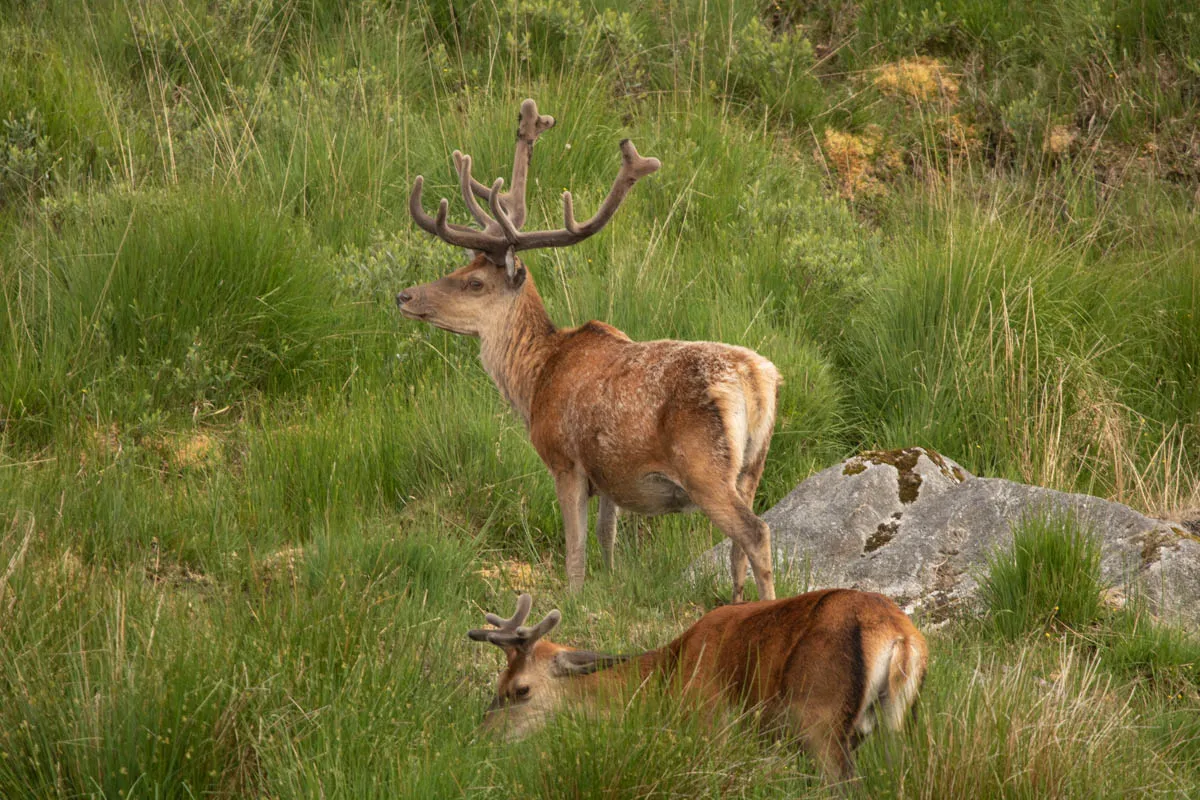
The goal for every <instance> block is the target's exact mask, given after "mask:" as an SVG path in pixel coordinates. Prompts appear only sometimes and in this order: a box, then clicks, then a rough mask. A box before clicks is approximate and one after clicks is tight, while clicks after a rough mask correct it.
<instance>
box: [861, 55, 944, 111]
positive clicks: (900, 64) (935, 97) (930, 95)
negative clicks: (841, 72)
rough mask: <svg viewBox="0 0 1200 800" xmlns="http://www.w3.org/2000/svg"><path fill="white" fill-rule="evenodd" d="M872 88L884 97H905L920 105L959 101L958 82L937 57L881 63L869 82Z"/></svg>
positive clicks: (920, 57) (919, 57)
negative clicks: (873, 86) (872, 85)
mask: <svg viewBox="0 0 1200 800" xmlns="http://www.w3.org/2000/svg"><path fill="white" fill-rule="evenodd" d="M872 83H873V84H874V85H875V88H877V89H879V91H881V92H883V93H884V94H886V95H890V96H893V97H904V98H907V99H910V100H915V101H917V102H920V103H927V102H931V101H940V102H943V103H946V104H947V105H954V104H955V103H956V102H958V80H957V79H956V78H955V77H954V76H953V75H951V74H950V72H949V70H948V69H947V68H946V65H945V64H943V63H942V62H940V61H938V60H937V59H936V58H928V57H926V56H918V57H917V58H902V59H900V60H899V61H897V62H895V63H893V64H884V65H883V66H881V67H880V68H879V69H878V71H877V72H876V73H875V77H874V78H873V79H872Z"/></svg>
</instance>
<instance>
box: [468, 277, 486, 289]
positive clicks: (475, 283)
mask: <svg viewBox="0 0 1200 800" xmlns="http://www.w3.org/2000/svg"><path fill="white" fill-rule="evenodd" d="M467 288H468V289H470V290H471V291H473V292H478V291H479V290H480V289H482V288H483V281H481V280H479V278H471V279H470V280H469V281H467Z"/></svg>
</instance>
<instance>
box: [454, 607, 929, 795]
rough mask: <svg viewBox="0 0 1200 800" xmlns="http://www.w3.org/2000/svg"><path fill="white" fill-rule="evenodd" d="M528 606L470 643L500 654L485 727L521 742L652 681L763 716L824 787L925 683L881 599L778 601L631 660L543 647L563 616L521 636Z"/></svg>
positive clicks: (706, 619)
mask: <svg viewBox="0 0 1200 800" xmlns="http://www.w3.org/2000/svg"><path fill="white" fill-rule="evenodd" d="M532 604H533V601H532V599H531V598H530V597H529V595H527V594H523V595H521V596H520V598H519V599H518V600H517V613H516V614H514V615H513V616H512V617H511V618H510V619H501V618H500V617H497V616H496V615H494V614H488V615H487V617H486V619H487V621H488V623H490V624H491V625H494V626H495V628H490V629H488V628H484V629H478V630H473V631H470V632H469V633H468V636H470V637H471V638H472V639H474V640H475V641H477V642H490V643H492V644H494V645H498V646H499V647H501V648H502V649H503V650H504V654H505V656H506V657H507V660H508V663H507V665H506V666H505V668H504V669H503V670H502V671H501V673H500V677H499V681H498V683H497V686H496V696H495V699H494V700H493V701H492V704H491V706H490V707H489V708H488V711H487V715H486V716H485V718H484V726H485V727H486V728H489V729H493V730H497V731H499V732H502V733H503V734H504V735H506V736H507V737H509V738H512V739H516V738H520V737H522V736H524V735H526V734H528V733H531V732H532V731H534V730H536V729H538V728H540V727H541V726H542V725H544V724H545V723H546V722H547V721H548V720H549V719H550V717H551V716H553V715H554V713H555V712H556V711H557V710H558V709H560V708H562V707H564V706H565V705H568V704H587V703H598V702H604V701H605V700H607V699H622V698H623V697H624V695H623V692H625V691H626V690H627V689H628V688H629V687H630V686H631V685H637V684H638V683H639V682H641V681H644V680H646V679H647V678H650V677H651V676H659V677H662V678H666V679H667V681H668V682H667V683H666V686H667V687H669V688H670V689H672V690H675V691H679V692H680V693H681V694H682V696H683V697H684V698H685V699H687V700H688V701H690V702H692V703H694V705H695V706H696V707H698V708H711V707H712V704H713V701H714V700H721V699H723V700H725V701H731V702H734V703H746V704H749V705H750V706H752V707H757V708H759V709H761V710H762V711H763V713H764V721H766V722H767V723H768V724H773V725H779V726H782V727H784V728H785V729H787V730H790V731H792V732H793V733H794V734H795V735H796V736H797V737H798V739H799V741H800V743H801V744H802V745H803V746H804V748H805V749H806V750H807V751H808V752H809V753H810V754H811V755H812V756H813V758H814V759H816V761H817V763H818V765H819V766H820V767H821V770H822V772H823V773H824V774H825V775H826V777H827V778H829V779H831V780H843V779H846V778H849V777H851V776H852V775H853V772H854V763H853V760H852V754H853V752H854V748H855V747H856V746H857V745H858V743H859V742H860V741H861V740H862V738H863V737H864V736H866V735H867V734H869V733H870V732H871V731H872V730H874V728H875V725H876V723H877V722H882V724H883V726H884V727H886V728H888V729H889V730H893V731H896V730H899V729H900V727H901V726H902V725H903V723H904V718H905V716H906V715H907V714H908V712H909V710H910V709H911V708H912V706H913V704H914V703H915V702H916V699H917V692H918V691H919V690H920V688H921V684H922V682H923V681H924V678H925V666H926V663H927V661H928V650H927V648H926V645H925V638H924V637H923V636H921V633H920V632H919V631H918V630H917V629H916V628H915V627H914V626H913V624H912V621H911V620H909V618H908V617H907V616H906V615H905V614H904V612H903V611H901V610H900V609H899V608H897V607H896V604H895V603H893V602H892V601H891V600H888V599H887V598H886V597H884V596H883V595H880V594H874V593H871V592H860V591H855V590H852V589H826V590H824V591H820V592H809V593H808V594H801V595H797V596H795V597H789V598H787V599H785V600H771V601H761V602H757V603H741V604H738V605H729V606H722V607H720V608H718V609H716V610H714V611H710V612H709V613H707V614H705V615H704V616H703V617H701V618H700V619H699V621H697V622H696V624H694V625H692V627H691V628H689V629H688V630H687V631H685V632H684V633H683V635H682V636H680V637H679V638H677V639H675V640H674V641H673V642H671V643H670V644H668V645H667V646H665V647H661V648H659V649H657V650H651V651H650V652H648V653H643V654H641V655H637V656H613V655H605V654H602V653H593V652H590V651H585V650H575V649H573V648H570V647H564V646H562V645H557V644H554V643H552V642H549V641H545V640H543V639H542V637H543V636H545V635H546V634H547V633H549V632H550V631H551V630H552V629H553V628H554V626H556V625H557V624H558V622H559V620H560V619H561V618H562V615H561V614H559V612H558V611H557V610H554V611H551V612H550V613H549V614H547V615H546V618H545V619H543V620H542V621H541V622H539V623H538V624H537V625H536V626H534V627H532V628H527V627H524V626H523V623H524V622H525V618H526V617H527V616H528V615H529V609H530V607H531V606H532Z"/></svg>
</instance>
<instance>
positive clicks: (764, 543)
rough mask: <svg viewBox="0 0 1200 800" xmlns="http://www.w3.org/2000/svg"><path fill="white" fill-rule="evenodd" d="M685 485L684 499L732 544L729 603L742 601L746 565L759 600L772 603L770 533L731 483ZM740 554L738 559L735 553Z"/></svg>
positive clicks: (701, 482) (772, 583)
mask: <svg viewBox="0 0 1200 800" xmlns="http://www.w3.org/2000/svg"><path fill="white" fill-rule="evenodd" d="M697 483H699V484H700V485H696V484H695V483H693V484H687V485H685V488H686V489H687V492H688V495H689V496H690V497H691V499H692V502H694V503H695V504H696V505H698V506H700V510H701V511H703V512H704V513H705V515H707V516H708V518H709V519H711V520H712V522H713V524H714V525H716V526H717V527H718V528H720V529H721V533H724V534H725V535H726V536H728V537H729V538H730V539H732V540H733V548H734V549H733V550H732V551H731V554H730V568H731V571H732V573H733V602H735V603H738V602H741V600H742V590H743V587H744V585H745V582H746V561H749V562H750V569H751V570H753V571H754V583H755V585H756V586H757V587H758V599H759V600H774V599H775V577H774V574H773V573H772V572H771V529H770V528H768V527H767V523H765V522H763V521H762V520H761V519H759V518H758V517H757V516H755V514H754V512H753V511H752V510H750V506H749V505H747V504H746V502H745V501H744V500H742V498H741V496H740V495H739V494H738V492H737V489H736V488H734V486H733V481H728V482H723V483H718V484H716V485H709V486H704V485H703V481H700V482H697ZM739 551H740V552H741V557H739V556H738V552H739Z"/></svg>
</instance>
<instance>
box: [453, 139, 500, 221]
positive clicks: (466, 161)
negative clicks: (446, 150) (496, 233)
mask: <svg viewBox="0 0 1200 800" xmlns="http://www.w3.org/2000/svg"><path fill="white" fill-rule="evenodd" d="M454 169H455V170H457V172H458V180H459V184H460V185H461V187H462V196H463V202H465V203H466V204H467V208H468V209H469V210H470V212H471V216H473V217H474V218H475V221H476V222H478V223H479V224H480V225H482V226H483V228H484V230H487V229H488V228H492V227H495V224H496V221H495V220H493V219H492V218H491V217H489V216H488V215H487V213H486V212H485V211H484V210H483V209H482V208H481V207H480V206H479V203H478V202H476V201H475V194H474V193H473V192H472V191H471V187H472V185H473V184H474V183H478V181H476V180H475V179H474V178H472V177H471V157H470V156H468V155H465V154H464V153H462V152H460V151H458V150H455V151H454Z"/></svg>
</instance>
